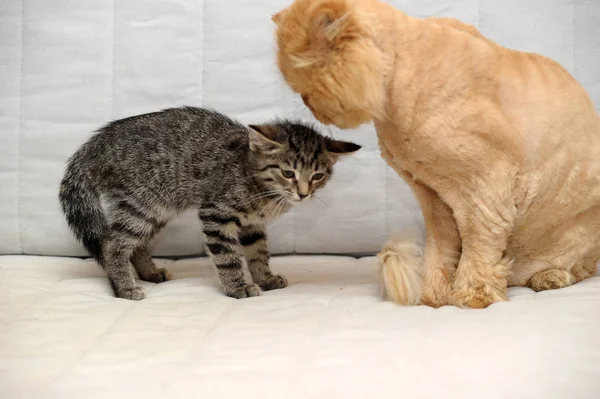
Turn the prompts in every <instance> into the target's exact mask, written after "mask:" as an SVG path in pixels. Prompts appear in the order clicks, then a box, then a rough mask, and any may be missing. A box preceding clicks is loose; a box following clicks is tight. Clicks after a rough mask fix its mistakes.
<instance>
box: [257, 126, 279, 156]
mask: <svg viewBox="0 0 600 399" xmlns="http://www.w3.org/2000/svg"><path fill="white" fill-rule="evenodd" d="M248 137H249V139H250V150H251V151H255V152H262V153H263V154H273V153H275V152H277V151H279V150H280V149H281V148H282V147H283V145H282V144H281V143H278V140H279V132H278V131H277V129H276V128H275V127H273V126H270V125H250V126H248Z"/></svg>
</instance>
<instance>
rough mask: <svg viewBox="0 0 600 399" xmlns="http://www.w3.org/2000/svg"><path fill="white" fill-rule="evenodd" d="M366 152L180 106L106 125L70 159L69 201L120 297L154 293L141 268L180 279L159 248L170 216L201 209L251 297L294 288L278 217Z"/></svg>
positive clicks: (237, 293)
mask: <svg viewBox="0 0 600 399" xmlns="http://www.w3.org/2000/svg"><path fill="white" fill-rule="evenodd" d="M359 148H360V146H358V145H356V144H352V143H348V142H344V141H336V140H332V139H329V138H326V137H324V136H322V135H320V134H319V133H317V132H316V131H315V130H314V129H313V128H311V127H309V126H307V125H303V124H300V123H294V122H289V121H283V120H277V121H274V122H272V123H268V124H264V125H257V126H251V127H246V126H243V125H241V124H239V123H237V122H235V121H233V120H231V119H229V118H227V117H226V116H224V115H221V114H219V113H217V112H214V111H211V110H207V109H201V108H192V107H183V108H173V109H167V110H164V111H161V112H155V113H152V114H146V115H139V116H134V117H131V118H126V119H122V120H118V121H115V122H112V123H109V124H108V125H106V126H105V127H103V128H101V129H100V130H99V131H98V132H97V133H96V134H95V135H94V136H92V138H90V140H89V141H88V142H86V143H85V144H84V145H83V146H81V148H80V149H79V150H78V151H77V152H76V153H75V154H74V155H73V156H72V157H71V159H70V160H69V163H68V165H67V169H66V172H65V176H64V178H63V180H62V182H61V187H60V194H59V197H60V202H61V206H62V209H63V212H64V213H65V216H66V219H67V222H68V224H69V226H70V227H71V229H72V230H73V232H74V233H75V236H76V237H77V238H78V239H79V240H80V241H81V242H82V244H83V245H84V246H85V248H86V249H87V250H88V251H89V252H90V254H91V255H92V256H94V258H95V259H96V260H97V261H98V263H99V264H100V265H101V266H102V267H103V268H104V269H105V270H106V272H107V275H108V279H109V281H110V283H111V285H112V287H113V289H114V292H115V295H116V296H117V297H120V298H126V299H133V300H140V299H143V298H144V296H145V292H144V290H143V288H142V287H140V286H139V285H137V284H136V281H135V278H134V275H133V273H132V271H131V268H130V264H131V265H133V267H134V268H135V270H136V271H137V274H138V275H139V277H140V278H141V279H142V280H146V281H151V282H155V283H160V282H163V281H166V280H169V279H170V275H169V273H168V271H167V270H165V269H159V268H157V267H156V265H155V264H154V263H153V262H152V258H151V256H150V252H149V249H148V246H149V244H150V241H151V240H152V238H153V237H154V236H155V235H156V234H157V233H158V232H159V231H160V230H161V229H162V228H163V227H164V226H165V225H166V224H167V222H168V221H169V220H171V219H172V218H173V217H175V216H176V215H177V214H179V213H181V212H182V211H184V210H186V209H189V208H196V209H198V217H199V219H200V221H201V222H202V228H203V232H204V235H205V238H206V249H207V252H208V254H209V255H210V256H211V258H212V260H213V262H214V264H215V266H216V270H217V274H218V277H219V280H220V282H221V286H222V287H223V291H224V292H225V294H226V295H228V296H231V297H234V298H244V297H250V296H256V295H259V294H260V291H261V289H262V290H271V289H277V288H283V287H285V286H286V285H287V280H286V279H285V278H284V277H283V276H279V275H274V274H273V273H272V271H271V269H270V267H269V256H270V255H269V249H268V243H267V234H266V226H267V224H268V223H269V222H270V221H272V220H274V219H276V218H277V217H279V216H280V215H281V214H282V213H284V212H286V211H287V210H288V209H289V208H290V207H292V206H293V205H295V204H297V203H299V202H301V201H302V200H304V199H308V198H311V197H312V196H313V194H314V193H315V191H317V190H318V189H320V188H322V187H324V186H325V184H326V183H327V181H328V180H329V178H330V177H331V173H332V167H333V165H334V164H335V163H336V162H337V160H338V159H339V157H340V156H342V155H345V154H349V153H352V152H354V151H356V150H358V149H359ZM244 259H245V260H246V263H247V265H248V269H249V271H250V274H251V276H252V280H253V284H249V283H247V282H246V280H245V278H244V273H243V266H244V263H245V262H244Z"/></svg>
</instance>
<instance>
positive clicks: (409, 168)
mask: <svg viewBox="0 0 600 399" xmlns="http://www.w3.org/2000/svg"><path fill="white" fill-rule="evenodd" d="M273 21H275V23H276V24H277V33H276V37H277V46H278V52H277V63H278V66H279V69H280V71H281V73H282V75H283V77H284V79H285V80H286V82H287V83H288V84H289V85H290V87H291V88H292V89H293V90H294V91H295V92H297V93H299V94H300V95H301V96H302V98H303V100H304V102H305V104H306V105H307V107H308V108H309V109H310V110H311V111H312V112H313V114H314V115H315V117H316V118H317V119H318V120H320V121H321V122H323V123H332V124H335V125H337V126H338V127H340V128H351V127H356V126H358V125H360V124H363V123H368V122H371V121H373V122H374V123H375V127H376V130H377V135H378V138H379V145H380V149H381V154H382V156H383V158H384V159H385V160H386V161H387V163H388V164H389V165H390V166H391V167H392V168H394V170H396V172H397V173H398V174H399V175H401V176H402V177H403V178H404V179H405V180H406V182H407V183H408V185H409V186H410V187H411V188H412V190H413V192H414V193H415V195H416V197H417V199H418V200H419V203H420V205H421V208H422V212H423V215H424V219H425V225H426V231H427V234H426V241H425V248H424V255H423V261H422V265H419V264H411V265H407V262H396V261H394V262H395V263H394V265H396V266H394V265H391V264H390V265H384V266H385V267H384V268H383V270H384V271H385V270H388V271H391V270H393V269H394V268H396V267H409V268H411V270H415V269H418V268H419V267H423V268H424V270H423V274H424V278H423V280H422V281H418V279H411V280H410V281H411V282H412V283H411V287H409V289H407V288H406V287H405V285H404V283H398V282H391V281H392V280H391V279H388V280H387V281H388V287H386V288H387V290H388V292H392V294H391V295H390V296H391V297H392V298H396V300H397V301H399V302H401V303H413V302H414V301H413V300H412V299H411V298H412V297H413V296H412V295H405V294H406V292H404V293H403V292H402V291H407V292H408V291H410V292H412V293H414V292H421V293H422V294H421V298H420V299H421V300H420V301H419V302H421V303H424V304H427V305H431V306H435V307H438V306H443V305H448V304H450V305H457V306H464V307H476V308H481V307H486V306H488V305H490V304H492V303H494V302H496V301H500V300H505V299H506V292H507V287H508V286H529V287H531V288H533V289H535V290H543V289H551V288H560V287H564V286H567V285H570V284H573V283H575V282H577V281H580V280H582V279H584V278H586V277H589V276H591V275H593V274H594V273H595V270H596V263H597V261H598V260H599V259H600V157H598V154H599V153H600V119H599V118H598V114H597V112H596V110H595V109H594V106H593V104H592V102H591V100H590V98H589V97H588V95H587V93H586V92H585V90H584V89H583V88H582V87H581V85H579V84H578V83H577V81H576V80H575V79H574V78H573V77H572V76H571V75H570V74H569V73H568V72H567V71H566V70H565V69H564V68H562V67H561V66H560V65H559V64H558V63H556V62H554V61H552V60H550V59H548V58H546V57H543V56H540V55H537V54H532V53H525V52H520V51H514V50H510V49H507V48H504V47H502V46H500V45H498V44H496V43H494V42H493V41H491V40H489V39H486V38H485V37H483V36H482V35H481V33H479V32H478V31H477V29H476V28H475V27H473V26H471V25H468V24H464V23H462V22H460V21H457V20H454V19H450V18H425V19H417V18H412V17H409V16H407V15H406V14H404V13H402V12H401V11H400V10H397V9H395V8H394V7H392V6H391V5H389V4H386V3H384V2H381V1H378V0H296V1H294V2H293V3H292V4H291V5H290V6H289V7H288V8H286V9H284V10H282V11H281V12H279V13H278V14H276V15H275V16H274V17H273ZM396 248H397V246H396ZM386 251H387V252H388V254H389V252H390V251H392V252H393V251H394V246H393V245H392V247H390V248H388V249H387V250H386ZM400 255H401V254H399V256H400ZM385 259H391V260H394V259H397V257H394V256H391V257H390V256H387V257H385V258H384V262H385ZM414 259H415V261H416V259H417V258H414ZM409 263H410V262H409ZM397 275H402V273H397ZM409 275H412V274H410V273H409ZM384 277H385V276H384ZM384 280H385V278H384ZM390 282H391V283H390ZM415 285H416V286H415ZM394 290H395V291H396V292H395V293H393V291H394Z"/></svg>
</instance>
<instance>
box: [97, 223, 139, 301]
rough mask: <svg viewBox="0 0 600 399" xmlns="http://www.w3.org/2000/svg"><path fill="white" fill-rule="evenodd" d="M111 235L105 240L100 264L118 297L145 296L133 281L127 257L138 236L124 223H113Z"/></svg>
mask: <svg viewBox="0 0 600 399" xmlns="http://www.w3.org/2000/svg"><path fill="white" fill-rule="evenodd" d="M112 228H113V231H112V232H111V237H110V239H109V240H107V241H106V243H105V245H104V248H103V252H104V259H103V261H102V266H103V268H104V270H106V273H107V275H108V280H109V281H110V284H111V286H112V288H113V290H114V292H115V296H117V297H118V298H124V299H131V300H134V301H139V300H141V299H144V298H145V297H146V292H145V290H144V288H142V287H140V286H139V285H137V284H136V282H135V277H134V275H133V270H131V267H130V264H129V259H130V258H131V256H132V255H133V252H134V251H135V249H136V247H137V246H138V245H139V242H140V240H139V237H137V236H136V235H134V234H133V233H134V232H133V231H129V229H128V227H127V226H126V225H124V224H121V225H120V226H118V225H117V224H116V223H113V227H112Z"/></svg>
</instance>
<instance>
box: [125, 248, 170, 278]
mask: <svg viewBox="0 0 600 399" xmlns="http://www.w3.org/2000/svg"><path fill="white" fill-rule="evenodd" d="M131 263H132V264H133V267H135V270H136V271H137V272H138V275H139V276H140V279H142V280H144V281H149V282H151V283H162V282H164V281H168V280H171V274H170V273H169V271H168V270H167V269H165V268H160V269H159V268H158V267H156V265H155V264H154V262H153V261H152V257H151V256H150V252H148V247H147V246H145V245H142V246H140V247H138V248H137V249H136V250H135V251H134V252H133V255H132V256H131Z"/></svg>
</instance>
